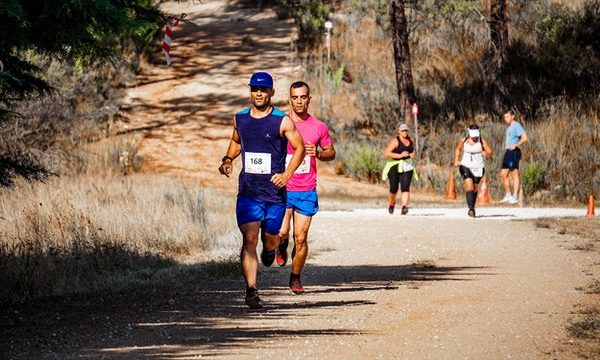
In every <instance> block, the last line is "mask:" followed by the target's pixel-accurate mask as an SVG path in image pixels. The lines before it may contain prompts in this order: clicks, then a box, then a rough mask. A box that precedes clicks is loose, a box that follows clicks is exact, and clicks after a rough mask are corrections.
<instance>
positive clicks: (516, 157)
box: [502, 148, 521, 170]
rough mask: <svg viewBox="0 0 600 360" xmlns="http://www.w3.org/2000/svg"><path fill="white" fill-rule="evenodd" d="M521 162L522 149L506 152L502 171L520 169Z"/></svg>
mask: <svg viewBox="0 0 600 360" xmlns="http://www.w3.org/2000/svg"><path fill="white" fill-rule="evenodd" d="M520 160H521V149H519V148H516V149H514V150H506V152H505V153H504V159H502V169H509V170H514V169H518V168H519V161H520Z"/></svg>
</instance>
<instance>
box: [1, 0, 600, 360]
mask: <svg viewBox="0 0 600 360" xmlns="http://www.w3.org/2000/svg"><path fill="white" fill-rule="evenodd" d="M164 8H165V10H167V11H169V12H172V13H174V14H178V13H181V12H186V13H188V14H189V15H188V19H189V20H190V21H193V22H194V23H196V24H197V25H196V26H193V25H190V24H183V25H182V26H180V27H178V28H177V29H176V31H175V35H174V43H173V51H172V53H171V54H172V56H173V59H174V60H173V61H174V63H173V65H172V66H171V67H170V68H167V67H166V66H164V64H163V60H162V59H161V58H160V56H159V55H157V58H156V61H155V62H154V63H153V64H149V66H148V68H147V69H146V70H145V72H144V73H143V74H142V75H140V77H139V78H138V81H137V84H136V86H133V87H132V88H131V89H130V90H129V92H128V97H127V101H128V104H129V107H128V109H127V112H126V113H125V114H124V116H123V119H122V121H121V122H119V123H117V124H116V130H117V131H120V132H121V133H123V134H125V135H126V136H135V137H139V138H140V139H141V141H142V147H141V154H142V155H143V156H144V158H145V164H144V170H145V171H147V172H149V173H161V174H167V175H170V176H174V177H187V178H191V179H193V180H195V181H197V182H198V183H199V184H201V186H204V187H207V188H217V189H229V191H230V194H231V196H232V197H233V196H234V191H235V186H236V181H235V180H234V179H226V178H224V177H220V176H218V174H217V170H216V169H217V166H218V165H219V162H220V158H221V157H222V154H224V152H225V150H226V146H227V142H228V137H229V135H230V132H231V129H230V127H229V126H230V123H229V121H230V118H231V115H232V114H233V113H234V112H235V111H237V110H238V109H239V108H241V107H243V106H245V105H246V104H247V96H248V94H247V87H246V86H245V83H246V82H247V80H248V78H249V76H250V75H251V73H252V72H253V71H255V70H259V69H269V70H270V71H272V72H273V73H274V74H275V77H276V82H277V85H276V87H277V88H276V90H277V92H278V94H280V95H281V94H285V93H286V86H287V85H286V84H288V83H289V81H290V80H291V79H294V77H295V76H297V74H298V69H297V68H295V67H294V66H293V65H291V62H290V57H289V56H288V53H289V49H290V42H291V41H292V40H293V36H294V34H293V32H292V31H290V29H291V28H292V26H291V23H290V22H286V21H280V20H277V18H276V16H275V14H273V13H272V12H270V11H263V12H262V13H257V12H256V11H255V10H252V9H241V8H237V7H235V6H227V4H226V2H225V1H218V0H215V1H210V0H204V1H202V2H191V3H189V2H182V3H166V4H165V5H164ZM258 54H260V56H259V55H258ZM284 98H285V96H284V95H281V97H277V96H276V101H278V103H279V104H282V100H283V99H284ZM320 186H321V187H322V188H321V189H320V190H323V188H324V191H325V192H326V193H328V194H330V195H331V194H338V195H340V197H335V196H331V197H329V196H324V198H323V201H322V207H323V209H324V210H326V211H322V212H320V213H319V214H317V216H316V217H315V219H314V221H313V227H312V229H311V233H310V240H309V243H310V254H309V259H308V263H307V267H306V269H305V272H304V274H303V281H304V284H305V286H306V288H307V293H306V294H304V295H302V296H295V295H291V294H290V293H289V291H288V289H287V280H288V277H289V265H288V266H287V267H285V268H279V267H276V266H275V267H271V268H265V267H263V266H261V269H260V275H259V289H260V292H261V296H262V298H263V300H264V304H265V308H264V309H263V310H260V311H250V310H248V309H247V308H246V306H245V305H244V303H243V289H244V284H243V281H242V280H241V279H238V278H236V279H231V280H207V279H200V278H193V277H182V278H181V279H174V281H173V282H172V283H169V284H165V285H164V286H163V287H160V288H148V289H140V290H135V291H132V292H127V293H116V294H104V295H98V297H92V298H89V297H86V298H73V299H72V300H70V301H69V303H64V302H53V301H48V302H41V303H39V304H37V305H36V306H34V307H33V308H26V309H14V310H11V313H10V314H8V315H7V314H6V313H5V312H0V320H1V321H0V322H3V325H2V326H0V332H1V335H2V336H1V337H0V349H1V351H0V358H6V359H31V358H37V359H75V358H78V359H79V358H94V359H99V358H115V359H121V358H122V359H196V358H225V359H258V358H260V359H264V358H265V357H268V358H274V359H305V358H315V359H324V358H329V359H348V358H365V359H572V358H577V357H578V355H577V354H578V353H579V352H578V346H579V344H578V342H577V341H574V340H573V339H570V338H568V337H567V334H566V324H567V323H568V321H569V320H570V319H571V318H572V317H573V313H574V311H575V309H576V307H577V306H578V305H580V304H593V303H596V304H597V303H598V302H599V301H600V300H599V299H598V295H597V294H596V295H593V294H586V293H585V292H584V291H582V290H581V289H582V288H585V287H586V286H587V285H588V284H589V283H590V282H591V281H592V280H593V279H598V276H599V275H600V257H599V256H598V252H584V251H577V250H574V249H573V244H574V243H576V242H577V241H578V238H577V234H573V233H570V232H568V231H567V232H560V233H557V232H556V231H553V230H552V229H549V228H541V227H537V226H535V224H534V222H533V221H531V220H527V219H531V218H535V217H539V216H564V215H573V216H580V215H579V214H580V213H581V214H582V215H583V214H584V213H585V210H584V209H583V210H582V209H527V208H518V207H517V208H515V207H487V208H481V209H479V212H478V213H479V215H480V217H479V218H477V219H469V218H468V217H467V216H466V214H465V209H464V208H462V207H461V206H460V203H459V204H458V205H451V206H449V205H448V204H447V203H437V204H436V203H435V201H436V199H431V198H426V197H425V196H422V197H419V196H417V197H416V198H415V205H416V206H415V207H414V208H413V209H411V211H410V213H409V214H408V215H407V216H401V215H399V214H394V215H389V214H387V211H386V209H385V206H384V205H385V203H384V201H385V199H384V200H383V202H382V201H381V199H379V200H376V198H375V197H373V194H374V193H379V192H381V191H382V189H383V192H381V193H382V194H385V188H384V187H381V186H375V187H374V186H368V185H364V184H357V183H356V182H354V181H352V180H350V179H346V178H336V177H335V176H333V175H332V174H330V173H327V174H326V176H325V177H324V178H323V179H322V181H321V185H320ZM348 194H353V195H357V194H358V195H359V196H360V195H361V194H362V195H364V196H365V197H364V199H363V200H360V199H358V200H357V199H354V200H353V202H350V201H345V200H343V199H344V196H346V195H348ZM367 195H370V196H371V197H368V196H367ZM384 197H385V195H384ZM420 199H421V200H422V203H421V204H427V205H426V206H419V200H420ZM371 205H373V206H371ZM369 207H377V209H373V208H369ZM356 208H360V209H356ZM226 216H233V214H226ZM217 246H218V247H219V251H220V252H221V253H224V254H235V253H236V252H237V251H238V248H239V235H238V234H237V233H235V234H234V233H232V234H230V235H228V236H225V237H223V238H220V239H219V243H218V244H217ZM599 356H600V355H599Z"/></svg>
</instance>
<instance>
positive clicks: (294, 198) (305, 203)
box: [285, 190, 319, 216]
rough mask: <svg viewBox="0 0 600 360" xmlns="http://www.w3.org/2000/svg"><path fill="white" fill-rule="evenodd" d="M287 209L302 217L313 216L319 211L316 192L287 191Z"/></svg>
mask: <svg viewBox="0 0 600 360" xmlns="http://www.w3.org/2000/svg"><path fill="white" fill-rule="evenodd" d="M285 207H286V208H288V209H294V211H295V212H297V213H299V214H302V215H304V216H313V215H315V214H316V213H317V211H319V199H318V198H317V190H311V191H288V193H287V204H286V205H285Z"/></svg>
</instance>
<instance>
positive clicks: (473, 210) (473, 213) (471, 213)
mask: <svg viewBox="0 0 600 360" xmlns="http://www.w3.org/2000/svg"><path fill="white" fill-rule="evenodd" d="M467 215H469V216H470V217H472V218H474V217H475V209H469V212H468V213H467Z"/></svg>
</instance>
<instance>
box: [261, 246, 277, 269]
mask: <svg viewBox="0 0 600 360" xmlns="http://www.w3.org/2000/svg"><path fill="white" fill-rule="evenodd" d="M276 252H277V249H273V250H271V251H265V250H264V249H263V250H262V251H261V252H260V261H262V263H263V265H264V266H266V267H269V266H271V265H273V261H275V253H276Z"/></svg>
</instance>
